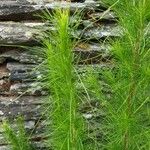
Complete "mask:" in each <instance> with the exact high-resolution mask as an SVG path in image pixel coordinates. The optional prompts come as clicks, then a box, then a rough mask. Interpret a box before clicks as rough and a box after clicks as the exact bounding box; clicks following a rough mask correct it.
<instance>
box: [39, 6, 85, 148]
mask: <svg viewBox="0 0 150 150" xmlns="http://www.w3.org/2000/svg"><path fill="white" fill-rule="evenodd" d="M43 18H44V19H46V21H48V22H49V23H50V24H51V25H52V26H51V27H52V28H53V27H54V28H53V30H51V29H52V28H51V27H50V29H48V30H47V31H46V32H45V34H44V35H43V36H42V45H43V48H42V50H43V52H44V56H45V60H46V61H45V64H44V66H42V67H44V68H45V70H46V71H45V72H46V75H44V78H43V81H45V82H44V84H45V86H46V87H47V88H48V89H49V91H50V98H49V102H46V103H49V104H48V105H49V106H47V108H48V109H47V115H46V121H47V123H48V124H50V125H48V126H47V130H46V131H47V134H48V137H49V138H48V140H47V143H48V146H49V147H52V148H53V149H55V150H82V149H83V136H84V134H83V132H84V123H83V121H82V117H81V116H80V115H79V113H78V111H77V108H78V102H79V100H78V98H77V92H76V81H75V77H74V65H73V61H74V55H73V48H74V45H75V44H76V43H75V41H74V40H73V39H72V36H71V33H72V32H73V31H74V30H75V28H76V27H77V24H76V23H74V22H72V21H71V20H70V12H69V9H66V10H62V9H59V8H58V9H57V10H55V11H54V12H53V13H52V14H50V13H49V12H48V11H47V12H44V17H43Z"/></svg>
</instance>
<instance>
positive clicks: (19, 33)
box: [0, 22, 121, 45]
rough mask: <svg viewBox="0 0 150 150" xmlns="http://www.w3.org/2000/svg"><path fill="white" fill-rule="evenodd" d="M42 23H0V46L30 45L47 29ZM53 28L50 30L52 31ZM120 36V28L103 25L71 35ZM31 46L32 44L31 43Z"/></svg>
mask: <svg viewBox="0 0 150 150" xmlns="http://www.w3.org/2000/svg"><path fill="white" fill-rule="evenodd" d="M44 25H45V24H44V23H15V22H3V23H0V44H2V45H3V44H21V43H28V44H31V43H32V42H33V41H36V40H35V37H36V35H38V33H39V32H40V29H42V30H43V29H44V27H45V29H46V28H47V27H46V25H45V26H44ZM53 29H54V28H52V30H53ZM120 35H121V31H120V28H119V27H118V26H116V25H113V24H110V25H103V26H100V27H98V28H91V29H89V28H87V29H84V30H78V31H76V32H74V33H73V36H74V37H75V38H79V37H81V38H83V39H84V38H85V39H87V38H88V39H98V40H99V39H101V38H106V37H118V36H120ZM32 44H33V43H32Z"/></svg>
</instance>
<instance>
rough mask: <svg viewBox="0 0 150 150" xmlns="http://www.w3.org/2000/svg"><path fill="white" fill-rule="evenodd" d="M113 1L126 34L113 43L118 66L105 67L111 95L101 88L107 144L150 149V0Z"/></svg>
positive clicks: (117, 149) (115, 148)
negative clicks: (149, 37)
mask: <svg viewBox="0 0 150 150" xmlns="http://www.w3.org/2000/svg"><path fill="white" fill-rule="evenodd" d="M104 2H105V3H107V4H108V5H112V6H113V7H112V9H113V10H114V11H115V13H116V14H117V16H118V17H119V19H118V24H119V25H120V26H121V29H122V37H121V38H120V39H117V40H115V42H113V43H112V51H111V52H112V54H113V56H114V60H113V62H114V64H115V69H113V70H109V71H104V72H103V73H102V74H103V75H102V77H103V81H105V83H107V84H108V85H109V87H110V88H111V91H112V92H111V97H110V98H109V99H108V98H107V97H104V95H103V93H102V92H99V94H101V96H100V95H99V96H98V97H99V99H100V100H101V102H104V103H105V105H106V106H105V108H106V112H107V116H106V119H105V121H103V130H104V132H105V134H106V136H105V142H104V143H103V148H104V149H108V150H137V149H140V150H141V149H142V150H147V149H150V142H149V139H150V128H149V124H150V119H149V118H150V113H149V104H148V103H149V94H148V91H149V79H150V78H149V70H150V65H149V58H150V57H149V56H150V49H149V48H150V47H149V45H148V43H149V42H148V41H147V38H148V36H149V35H148V30H147V27H148V26H149V18H150V12H149V10H150V1H149V0H138V1H136V0H130V1H127V0H121V1H119V0H118V1H116V0H105V1H104Z"/></svg>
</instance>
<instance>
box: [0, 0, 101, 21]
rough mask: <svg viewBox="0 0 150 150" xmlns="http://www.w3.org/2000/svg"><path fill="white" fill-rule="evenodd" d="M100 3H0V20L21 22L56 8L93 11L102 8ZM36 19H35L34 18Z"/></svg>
mask: <svg viewBox="0 0 150 150" xmlns="http://www.w3.org/2000/svg"><path fill="white" fill-rule="evenodd" d="M102 5H103V4H102V3H98V2H94V1H90V2H88V1H86V2H85V3H80V2H78V3H69V2H64V1H62V2H56V1H54V2H49V3H47V2H46V3H38V1H37V2H35V3H27V1H25V0H24V1H23V2H21V1H20V2H16V1H3V2H0V20H8V19H9V20H11V19H12V20H22V19H31V18H34V17H33V14H35V13H39V12H41V11H42V10H44V9H45V8H46V9H49V10H54V9H56V8H58V7H59V8H68V7H70V9H71V11H76V10H77V9H78V10H86V11H89V10H94V8H97V7H100V6H102ZM11 16H13V18H11ZM36 18H37V17H36Z"/></svg>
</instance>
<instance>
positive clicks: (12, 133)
mask: <svg viewBox="0 0 150 150" xmlns="http://www.w3.org/2000/svg"><path fill="white" fill-rule="evenodd" d="M3 129H4V137H5V139H6V141H7V142H8V144H10V148H11V150H34V147H33V146H32V145H31V143H30V141H29V139H28V136H27V134H26V131H25V127H24V121H23V119H22V118H21V117H19V118H18V119H17V121H16V128H12V126H11V125H10V123H9V122H6V121H5V122H4V123H3Z"/></svg>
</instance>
